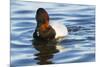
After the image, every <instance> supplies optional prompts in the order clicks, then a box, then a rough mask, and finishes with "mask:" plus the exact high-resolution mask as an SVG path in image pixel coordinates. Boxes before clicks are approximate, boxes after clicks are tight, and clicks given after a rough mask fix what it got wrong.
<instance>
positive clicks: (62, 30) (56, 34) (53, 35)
mask: <svg viewBox="0 0 100 67" xmlns="http://www.w3.org/2000/svg"><path fill="white" fill-rule="evenodd" d="M36 21H37V26H36V29H35V32H34V34H33V37H34V38H38V39H42V40H52V39H58V38H60V37H61V38H62V37H65V36H67V35H68V30H67V27H66V26H65V25H64V24H62V23H59V22H50V21H49V15H48V13H47V11H46V10H45V9H44V8H39V9H38V10H37V12H36Z"/></svg>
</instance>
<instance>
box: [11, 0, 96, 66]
mask: <svg viewBox="0 0 100 67" xmlns="http://www.w3.org/2000/svg"><path fill="white" fill-rule="evenodd" d="M40 7H42V8H44V9H46V11H47V12H48V13H49V16H50V21H53V22H61V23H64V24H65V25H66V27H68V30H69V35H68V37H67V38H66V39H64V40H63V41H61V42H60V43H54V44H53V43H52V46H46V43H45V42H42V43H41V41H39V42H37V43H38V44H39V45H38V46H37V45H34V46H32V40H34V39H33V37H32V35H33V32H34V30H35V27H36V20H35V13H36V10H37V9H38V8H40ZM41 44H44V45H42V46H41ZM57 44H59V45H58V46H60V49H56V46H57ZM40 46H41V47H40ZM36 49H37V50H36ZM94 61H95V6H94V5H78V4H77V5H75V4H58V3H41V2H23V1H15V0H11V66H12V67H16V66H32V65H39V64H59V63H60V64H61V63H78V62H94Z"/></svg>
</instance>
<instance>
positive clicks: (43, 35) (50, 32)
mask: <svg viewBox="0 0 100 67" xmlns="http://www.w3.org/2000/svg"><path fill="white" fill-rule="evenodd" d="M37 32H38V33H39V35H38V34H37ZM55 35H56V33H55V30H54V29H53V28H52V27H51V26H49V27H48V28H46V29H45V30H44V31H41V30H40V29H39V28H37V29H36V30H35V32H34V34H33V37H34V38H40V39H45V40H51V39H55Z"/></svg>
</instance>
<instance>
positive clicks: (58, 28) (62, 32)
mask: <svg viewBox="0 0 100 67" xmlns="http://www.w3.org/2000/svg"><path fill="white" fill-rule="evenodd" d="M50 25H51V26H52V28H53V29H54V30H55V32H56V36H55V38H59V37H65V36H68V29H67V27H66V26H65V25H64V24H63V23H60V22H50Z"/></svg>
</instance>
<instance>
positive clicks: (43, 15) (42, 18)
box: [36, 8, 49, 26]
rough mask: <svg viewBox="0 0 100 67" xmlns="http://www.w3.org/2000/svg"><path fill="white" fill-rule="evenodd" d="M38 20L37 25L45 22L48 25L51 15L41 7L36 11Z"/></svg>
mask: <svg viewBox="0 0 100 67" xmlns="http://www.w3.org/2000/svg"><path fill="white" fill-rule="evenodd" d="M36 21H37V26H41V25H43V24H45V25H48V24H49V15H48V13H47V12H46V10H45V9H43V8H39V9H38V10H37V12H36Z"/></svg>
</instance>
